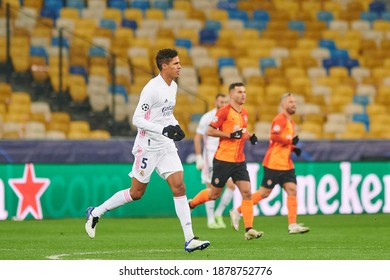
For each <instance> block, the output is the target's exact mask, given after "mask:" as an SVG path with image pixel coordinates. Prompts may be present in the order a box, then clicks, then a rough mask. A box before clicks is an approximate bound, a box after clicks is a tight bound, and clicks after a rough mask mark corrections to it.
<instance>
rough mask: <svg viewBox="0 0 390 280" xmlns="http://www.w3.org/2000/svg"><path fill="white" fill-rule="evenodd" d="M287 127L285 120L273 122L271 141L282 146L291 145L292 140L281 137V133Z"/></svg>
mask: <svg viewBox="0 0 390 280" xmlns="http://www.w3.org/2000/svg"><path fill="white" fill-rule="evenodd" d="M285 126H286V121H285V120H280V119H278V120H274V121H273V122H272V126H271V133H270V140H271V141H272V142H278V143H280V144H282V145H290V144H291V139H289V138H286V137H283V136H282V135H281V132H282V131H283V130H284V128H285Z"/></svg>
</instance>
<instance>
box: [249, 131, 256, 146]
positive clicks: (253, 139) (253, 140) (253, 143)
mask: <svg viewBox="0 0 390 280" xmlns="http://www.w3.org/2000/svg"><path fill="white" fill-rule="evenodd" d="M249 141H251V144H252V145H256V144H257V137H256V135H255V134H254V133H253V135H252V136H251V137H250V138H249Z"/></svg>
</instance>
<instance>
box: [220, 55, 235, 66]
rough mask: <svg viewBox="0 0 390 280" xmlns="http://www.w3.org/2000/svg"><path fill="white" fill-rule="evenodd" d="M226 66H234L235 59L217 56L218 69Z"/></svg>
mask: <svg viewBox="0 0 390 280" xmlns="http://www.w3.org/2000/svg"><path fill="white" fill-rule="evenodd" d="M226 66H236V61H235V59H234V58H233V57H219V58H218V69H221V68H223V67H226Z"/></svg>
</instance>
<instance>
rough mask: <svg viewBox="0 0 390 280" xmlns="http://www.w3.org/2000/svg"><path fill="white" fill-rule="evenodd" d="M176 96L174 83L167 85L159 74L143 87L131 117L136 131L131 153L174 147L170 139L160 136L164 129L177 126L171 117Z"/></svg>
mask: <svg viewBox="0 0 390 280" xmlns="http://www.w3.org/2000/svg"><path fill="white" fill-rule="evenodd" d="M176 94H177V84H176V82H175V81H172V83H171V85H168V84H167V83H166V82H165V81H164V79H163V78H162V77H161V75H160V74H159V75H158V76H156V77H155V78H153V79H151V80H150V81H149V82H148V83H147V84H146V85H145V87H144V88H143V90H142V92H141V96H140V99H139V102H138V105H137V108H136V109H135V112H134V115H133V125H135V126H136V127H137V130H138V133H137V136H136V138H135V142H134V147H133V152H134V151H136V150H140V149H141V150H149V151H150V150H161V149H167V148H169V147H176V146H175V143H174V142H173V140H172V139H169V138H168V137H165V136H163V135H162V131H163V129H164V127H166V126H168V125H177V124H178V121H177V120H176V119H175V117H174V116H173V109H174V108H175V104H176Z"/></svg>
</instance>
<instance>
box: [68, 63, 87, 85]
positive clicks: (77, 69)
mask: <svg viewBox="0 0 390 280" xmlns="http://www.w3.org/2000/svg"><path fill="white" fill-rule="evenodd" d="M69 74H72V75H82V76H83V77H84V79H85V82H86V83H88V71H87V69H85V67H84V66H79V65H71V66H70V67H69Z"/></svg>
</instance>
